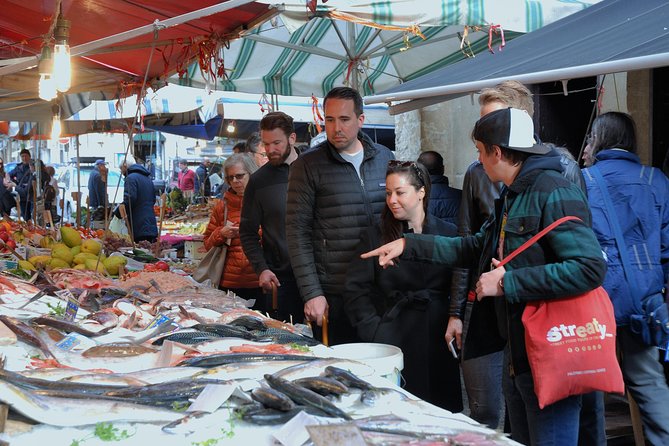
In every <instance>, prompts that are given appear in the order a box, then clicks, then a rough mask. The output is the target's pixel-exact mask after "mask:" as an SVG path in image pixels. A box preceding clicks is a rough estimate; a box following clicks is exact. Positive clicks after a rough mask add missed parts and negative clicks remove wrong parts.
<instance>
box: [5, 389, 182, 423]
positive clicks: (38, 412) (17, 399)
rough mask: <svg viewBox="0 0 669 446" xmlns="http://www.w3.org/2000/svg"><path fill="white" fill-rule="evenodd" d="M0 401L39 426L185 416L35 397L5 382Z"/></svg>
mask: <svg viewBox="0 0 669 446" xmlns="http://www.w3.org/2000/svg"><path fill="white" fill-rule="evenodd" d="M0 401H2V402H3V403H5V404H7V405H8V406H10V407H11V408H12V409H13V410H15V411H17V412H19V413H21V414H23V415H25V416H26V417H28V418H30V419H31V420H34V421H37V422H38V423H43V424H49V425H52V426H61V427H64V426H85V425H90V424H96V423H115V422H130V423H132V422H140V423H157V422H171V421H174V420H176V419H178V418H181V417H183V414H181V413H178V412H174V411H172V410H166V409H161V408H156V407H151V406H144V405H139V404H132V403H130V402H123V401H109V400H103V399H96V398H95V397H91V398H87V399H76V398H56V397H51V396H46V395H36V394H34V393H33V392H31V391H28V390H25V389H21V388H20V387H17V386H15V385H13V384H10V383H8V382H6V381H0Z"/></svg>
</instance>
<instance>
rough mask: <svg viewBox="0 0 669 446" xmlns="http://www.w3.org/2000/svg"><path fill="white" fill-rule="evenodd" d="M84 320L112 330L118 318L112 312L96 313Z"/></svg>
mask: <svg viewBox="0 0 669 446" xmlns="http://www.w3.org/2000/svg"><path fill="white" fill-rule="evenodd" d="M84 319H85V320H91V321H95V322H97V323H98V324H100V325H102V326H103V327H109V328H114V327H116V326H117V325H118V316H117V315H116V314H115V313H114V312H113V311H106V310H102V311H96V312H95V313H91V314H89V315H88V316H86V317H85V318H84Z"/></svg>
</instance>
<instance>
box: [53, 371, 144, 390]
mask: <svg viewBox="0 0 669 446" xmlns="http://www.w3.org/2000/svg"><path fill="white" fill-rule="evenodd" d="M62 381H68V382H72V383H86V384H105V385H109V386H119V387H124V386H136V387H141V386H146V385H148V384H149V383H147V382H146V381H142V380H141V379H137V378H134V377H132V376H127V375H125V374H123V373H89V374H87V375H73V376H69V377H67V378H63V379H62Z"/></svg>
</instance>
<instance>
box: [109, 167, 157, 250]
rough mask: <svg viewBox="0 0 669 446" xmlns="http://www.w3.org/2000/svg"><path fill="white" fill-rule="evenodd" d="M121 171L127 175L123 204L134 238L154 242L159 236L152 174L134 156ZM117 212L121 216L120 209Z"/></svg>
mask: <svg viewBox="0 0 669 446" xmlns="http://www.w3.org/2000/svg"><path fill="white" fill-rule="evenodd" d="M121 171H122V173H123V174H124V175H125V176H126V177H125V190H124V191H123V204H124V205H125V209H126V213H127V215H128V218H129V219H130V227H131V228H132V238H133V240H134V241H135V242H140V241H142V240H148V241H150V242H151V243H153V242H155V241H156V239H157V237H158V225H156V215H155V214H154V212H153V206H154V205H155V203H156V196H155V195H154V193H153V182H152V181H151V174H150V173H149V171H148V170H146V168H145V167H144V166H142V165H141V164H137V163H136V161H135V159H134V158H133V157H132V156H128V157H127V158H126V161H125V163H124V164H123V166H122V167H121ZM115 214H116V216H117V217H119V218H121V215H120V213H119V212H118V210H117V211H116V212H115Z"/></svg>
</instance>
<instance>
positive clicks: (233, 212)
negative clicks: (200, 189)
mask: <svg viewBox="0 0 669 446" xmlns="http://www.w3.org/2000/svg"><path fill="white" fill-rule="evenodd" d="M226 205H227V207H228V214H227V221H229V222H231V223H233V224H234V225H236V226H239V221H240V220H241V215H242V197H241V196H239V195H237V194H235V193H234V192H233V191H232V190H228V191H227V192H226V193H225V195H224V196H223V199H222V200H219V202H218V203H217V204H216V206H215V207H214V210H213V211H212V213H211V218H210V219H209V224H208V225H207V229H206V231H205V232H204V247H205V248H206V249H207V250H209V249H211V248H213V247H214V246H221V245H223V244H224V243H227V240H226V239H224V238H223V235H221V231H220V229H221V228H222V227H223V226H225V222H226V215H225V206H226ZM220 285H221V287H222V288H225V289H227V288H257V287H258V275H257V274H256V273H255V271H254V270H253V266H251V262H249V259H247V258H246V255H244V251H243V250H242V242H241V240H240V238H239V237H235V238H233V239H230V241H229V244H228V251H227V254H226V256H225V267H224V269H223V275H222V277H221V284H220Z"/></svg>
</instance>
